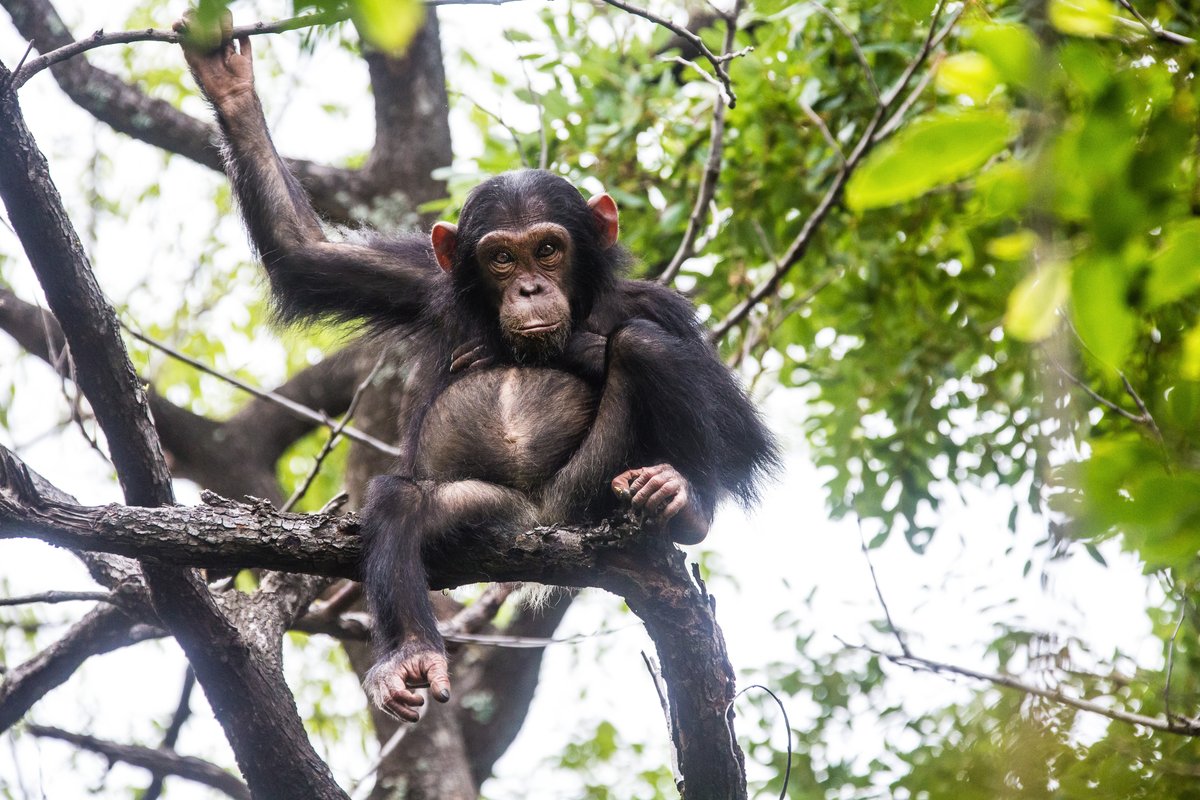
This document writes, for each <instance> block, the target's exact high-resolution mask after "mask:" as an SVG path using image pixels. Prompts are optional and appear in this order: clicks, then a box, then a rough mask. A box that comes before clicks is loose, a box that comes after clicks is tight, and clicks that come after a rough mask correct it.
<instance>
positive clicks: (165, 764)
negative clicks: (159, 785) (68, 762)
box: [26, 725, 251, 800]
mask: <svg viewBox="0 0 1200 800" xmlns="http://www.w3.org/2000/svg"><path fill="white" fill-rule="evenodd" d="M26 730H28V731H29V732H30V733H31V734H33V735H34V736H37V737H39V738H43V739H58V740H59V741H62V742H66V743H67V744H71V745H74V746H75V747H78V748H80V749H81V750H89V751H91V752H93V753H99V754H100V755H102V756H104V757H105V758H107V759H108V760H109V761H110V762H116V761H121V762H124V763H126V764H132V765H133V766H135V767H142V768H143V769H148V770H150V771H151V772H153V773H155V774H163V775H178V776H179V777H181V778H186V779H187V780H189V781H194V782H196V783H200V784H203V785H205V786H211V787H212V788H214V789H216V790H218V791H221V792H224V793H225V794H227V795H229V796H230V797H233V798H236V799H237V800H251V795H250V790H249V789H248V788H247V787H246V784H244V783H242V782H241V781H240V780H238V778H237V776H236V775H234V774H232V773H230V772H228V771H226V770H224V769H221V768H220V767H218V766H217V765H216V764H211V763H209V762H207V761H203V760H201V759H199V758H193V757H192V756H181V755H178V754H177V753H174V752H171V751H169V750H156V749H154V748H151V747H142V746H140V745H134V744H119V743H117V742H109V741H106V740H104V739H97V738H96V737H95V736H87V735H85V734H82V733H71V732H69V731H64V730H61V729H60V728H51V727H47V726H45V725H29V726H27V728H26Z"/></svg>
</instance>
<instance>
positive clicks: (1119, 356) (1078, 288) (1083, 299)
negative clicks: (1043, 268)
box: [1071, 259, 1137, 369]
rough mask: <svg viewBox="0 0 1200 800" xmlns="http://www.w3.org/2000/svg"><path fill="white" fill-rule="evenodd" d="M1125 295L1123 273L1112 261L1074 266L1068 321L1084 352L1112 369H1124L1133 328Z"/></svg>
mask: <svg viewBox="0 0 1200 800" xmlns="http://www.w3.org/2000/svg"><path fill="white" fill-rule="evenodd" d="M1125 292H1126V285H1125V274H1124V270H1123V269H1122V268H1121V265H1120V264H1119V263H1117V262H1115V261H1114V260H1111V259H1106V260H1101V261H1098V262H1094V263H1088V264H1077V265H1076V266H1075V269H1074V271H1073V274H1072V278H1071V319H1072V321H1073V322H1074V323H1075V330H1076V332H1078V334H1079V338H1080V339H1081V340H1082V341H1083V344H1084V345H1085V346H1086V348H1087V352H1088V353H1090V354H1091V355H1092V356H1094V357H1095V358H1096V359H1097V360H1098V361H1099V362H1100V363H1102V364H1104V365H1105V366H1108V367H1110V368H1112V369H1120V368H1121V367H1122V366H1123V365H1124V363H1125V359H1126V358H1127V357H1128V355H1129V351H1130V349H1131V348H1132V347H1133V341H1134V334H1135V332H1136V328H1137V320H1136V319H1135V318H1134V316H1133V313H1132V312H1131V311H1130V310H1129V306H1128V304H1127V303H1126V302H1125Z"/></svg>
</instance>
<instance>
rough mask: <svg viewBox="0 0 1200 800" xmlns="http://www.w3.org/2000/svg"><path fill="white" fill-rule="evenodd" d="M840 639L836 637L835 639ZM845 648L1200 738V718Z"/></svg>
mask: <svg viewBox="0 0 1200 800" xmlns="http://www.w3.org/2000/svg"><path fill="white" fill-rule="evenodd" d="M835 638H836V637H835ZM838 641H839V642H841V643H842V645H843V646H845V647H846V648H848V649H850V650H860V651H863V652H866V653H871V654H872V655H875V656H878V657H879V658H883V659H886V660H888V661H890V662H892V663H893V664H896V665H898V666H901V667H907V668H909V669H912V670H924V671H928V672H933V673H935V674H951V675H961V676H962V677H964V678H971V679H972V680H977V681H985V682H987V683H990V684H992V685H994V686H1001V687H1003V688H1005V689H1013V690H1015V691H1018V692H1023V693H1025V694H1029V695H1033V696H1035V697H1041V698H1042V699H1044V700H1050V701H1052V702H1055V703H1059V704H1061V705H1064V706H1068V707H1070V708H1074V709H1077V710H1079V711H1086V712H1088V713H1091V714H1099V715H1100V716H1102V717H1107V718H1108V719H1111V720H1116V721H1117V722H1126V723H1129V724H1130V725H1137V726H1139V727H1142V728H1149V729H1150V730H1155V731H1160V732H1162V733H1172V734H1179V735H1181V736H1200V719H1184V718H1179V720H1178V721H1172V720H1168V719H1163V718H1161V717H1147V716H1145V715H1143V714H1134V713H1131V712H1129V711H1121V710H1119V709H1113V708H1105V707H1104V706H1102V705H1100V704H1099V703H1097V702H1095V701H1093V700H1082V699H1079V698H1076V697H1071V696H1070V695H1067V694H1063V692H1062V691H1061V690H1058V689H1043V688H1042V687H1040V686H1034V685H1032V684H1028V683H1024V682H1022V681H1019V680H1017V679H1016V678H1014V677H1012V676H1009V675H998V674H994V673H989V672H979V671H977V670H973V669H968V668H966V667H959V666H956V665H954V664H946V663H943V662H941V661H934V660H932V659H929V658H922V657H920V656H915V655H904V654H903V653H888V652H885V651H883V650H876V649H875V648H873V647H868V646H867V645H861V644H850V643H848V642H846V641H844V640H842V639H840V638H839V639H838Z"/></svg>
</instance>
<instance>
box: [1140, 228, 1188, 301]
mask: <svg viewBox="0 0 1200 800" xmlns="http://www.w3.org/2000/svg"><path fill="white" fill-rule="evenodd" d="M1198 287H1200V220H1196V219H1193V220H1188V221H1187V222H1184V223H1183V224H1181V225H1178V226H1176V227H1175V228H1173V229H1172V230H1170V231H1169V232H1168V233H1167V235H1166V238H1165V240H1164V242H1163V246H1162V249H1161V250H1159V251H1158V253H1156V254H1155V256H1154V258H1153V259H1152V260H1151V261H1150V279H1149V280H1148V281H1147V282H1146V300H1147V301H1148V303H1149V304H1150V307H1151V308H1153V307H1155V306H1160V305H1163V304H1164V303H1170V302H1173V301H1175V300H1179V299H1180V298H1182V297H1184V296H1186V295H1189V294H1191V293H1192V292H1194V291H1195V290H1196V289H1197V288H1198Z"/></svg>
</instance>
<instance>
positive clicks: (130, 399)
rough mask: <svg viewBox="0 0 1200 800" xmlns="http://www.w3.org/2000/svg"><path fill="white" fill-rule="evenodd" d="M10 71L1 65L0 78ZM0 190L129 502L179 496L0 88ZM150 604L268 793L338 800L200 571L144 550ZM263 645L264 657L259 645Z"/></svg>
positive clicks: (56, 204)
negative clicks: (164, 561)
mask: <svg viewBox="0 0 1200 800" xmlns="http://www.w3.org/2000/svg"><path fill="white" fill-rule="evenodd" d="M10 76H11V73H9V72H8V70H7V69H6V68H5V67H3V65H0V85H2V84H4V83H6V82H7V80H8V79H9V77H10ZM0 142H3V143H4V147H3V148H0V196H3V199H4V203H5V206H6V207H7V208H8V212H9V219H10V220H11V222H12V225H13V229H14V230H15V231H16V233H17V235H18V237H19V238H20V240H21V244H22V246H23V247H24V249H25V252H26V255H27V256H28V257H29V260H30V263H31V264H32V265H33V268H34V271H35V272H36V273H37V276H38V279H39V281H40V282H41V284H42V288H43V290H44V292H45V294H46V299H47V301H48V302H49V304H50V309H51V311H53V312H54V314H55V316H56V317H57V318H58V320H59V324H60V325H61V326H62V330H63V335H64V336H65V337H66V339H67V343H68V345H69V346H70V348H71V351H72V353H73V354H74V356H75V358H76V362H75V363H76V377H75V380H76V381H77V383H78V385H79V386H80V388H81V389H82V390H83V392H84V394H85V395H86V396H87V399H88V402H89V403H90V404H91V406H92V410H93V411H94V413H95V414H96V419H97V420H98V421H99V423H100V425H101V427H102V428H103V429H104V432H105V436H106V437H107V439H108V443H109V449H110V451H111V452H112V457H113V465H114V466H115V467H116V469H117V477H118V479H119V480H120V482H121V485H122V489H123V490H124V493H125V499H126V502H129V503H133V504H136V505H138V506H166V505H168V504H170V503H172V502H173V494H172V488H171V478H170V473H169V472H168V470H167V467H166V461H165V459H164V457H163V453H162V448H161V446H160V445H159V441H158V435H157V432H156V431H155V430H154V426H153V424H152V423H151V421H150V414H149V409H148V406H147V403H146V399H145V395H144V393H143V391H142V387H141V384H140V381H139V380H138V378H137V375H136V374H135V373H134V371H133V365H132V364H131V363H130V362H129V358H128V356H127V354H126V351H125V345H124V342H123V341H122V340H121V336H120V328H119V325H118V324H117V316H116V312H115V311H114V310H113V308H112V306H110V305H109V304H108V302H107V301H106V300H105V299H104V296H103V294H102V293H101V291H100V287H99V285H98V284H97V282H96V277H95V275H94V274H93V272H92V269H91V264H90V263H89V262H88V259H87V256H86V255H85V254H84V252H83V248H82V245H81V244H80V242H79V237H78V235H77V234H76V232H75V229H74V227H73V226H72V225H71V223H70V220H69V219H68V218H67V215H66V211H65V210H64V209H63V206H62V201H61V198H60V197H59V195H58V192H57V189H56V188H55V186H54V184H53V182H52V181H51V179H50V176H49V170H48V166H47V164H46V159H45V157H44V156H43V155H42V153H41V152H40V150H38V147H37V144H36V143H35V142H34V140H33V137H32V135H31V134H30V133H29V130H28V128H27V127H26V125H25V121H24V118H23V117H22V115H21V111H20V106H19V105H18V103H17V100H16V95H15V93H13V92H4V93H0ZM4 466H5V469H4V472H5V473H6V476H7V477H9V478H11V479H13V480H12V482H11V483H10V484H9V485H10V486H12V487H15V488H16V490H17V495H19V496H24V497H29V496H31V494H32V496H34V497H36V492H35V491H34V489H33V486H32V484H31V483H30V482H29V481H28V475H27V473H24V472H23V469H15V468H13V465H12V464H11V463H6V464H5V465H4ZM142 571H143V573H144V575H145V579H146V585H147V586H148V588H149V589H150V595H151V599H152V601H153V604H154V609H155V611H156V612H157V613H158V616H159V618H160V619H162V621H163V622H164V623H165V624H166V625H167V626H168V627H169V628H170V630H171V633H172V634H173V635H174V636H175V637H176V639H177V640H178V641H179V643H180V645H181V646H182V647H183V650H184V652H185V653H187V656H188V660H189V661H190V662H191V664H192V666H193V668H194V669H195V670H196V675H197V678H198V679H199V680H200V682H201V684H202V685H203V686H204V688H205V693H206V695H207V696H208V699H209V701H210V703H211V705H212V707H213V710H214V712H215V713H216V716H217V719H218V720H219V721H220V722H221V725H222V727H223V728H224V730H225V733H226V736H228V738H229V741H230V744H231V745H232V746H233V750H234V753H235V755H236V756H237V759H238V764H239V766H241V768H242V771H243V773H244V774H245V775H246V778H247V781H248V782H249V784H250V786H251V787H253V788H254V790H255V793H256V795H259V796H260V797H262V798H276V797H278V798H281V800H283V798H293V797H311V798H314V799H317V800H326V799H328V800H334V799H335V798H336V799H337V800H342V799H343V798H344V797H345V793H344V792H342V790H341V789H340V788H339V787H338V785H337V783H336V782H335V781H334V779H333V776H332V774H331V773H330V771H329V767H328V766H327V765H326V764H325V763H324V762H323V761H321V760H320V758H319V757H318V756H317V754H316V752H315V751H314V750H313V747H312V743H311V742H310V741H309V740H308V736H307V734H306V733H305V731H304V726H303V724H302V723H301V721H300V718H299V715H298V714H297V713H296V708H295V701H294V700H293V699H292V696H291V693H290V691H289V690H288V688H287V684H286V683H285V682H284V680H283V675H282V673H281V672H280V670H279V669H278V664H277V663H275V662H273V661H271V660H270V651H268V652H266V653H263V652H261V651H256V650H255V648H254V646H253V644H252V643H251V642H250V641H249V640H248V638H247V636H246V635H244V634H243V632H242V631H241V630H240V629H239V628H238V627H236V626H235V625H233V624H231V622H230V621H229V620H228V619H227V618H226V617H225V616H224V615H223V614H222V613H221V611H220V610H219V609H218V608H217V606H216V603H215V602H214V600H213V597H212V595H211V594H210V593H209V591H208V588H207V587H206V586H205V585H204V584H203V583H202V582H201V581H200V579H199V578H198V576H197V575H196V574H195V572H194V571H191V570H187V569H184V568H179V567H172V566H167V565H163V564H162V563H161V562H155V561H149V562H146V561H143V562H142ZM264 655H266V656H267V658H263V657H262V656H264Z"/></svg>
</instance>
